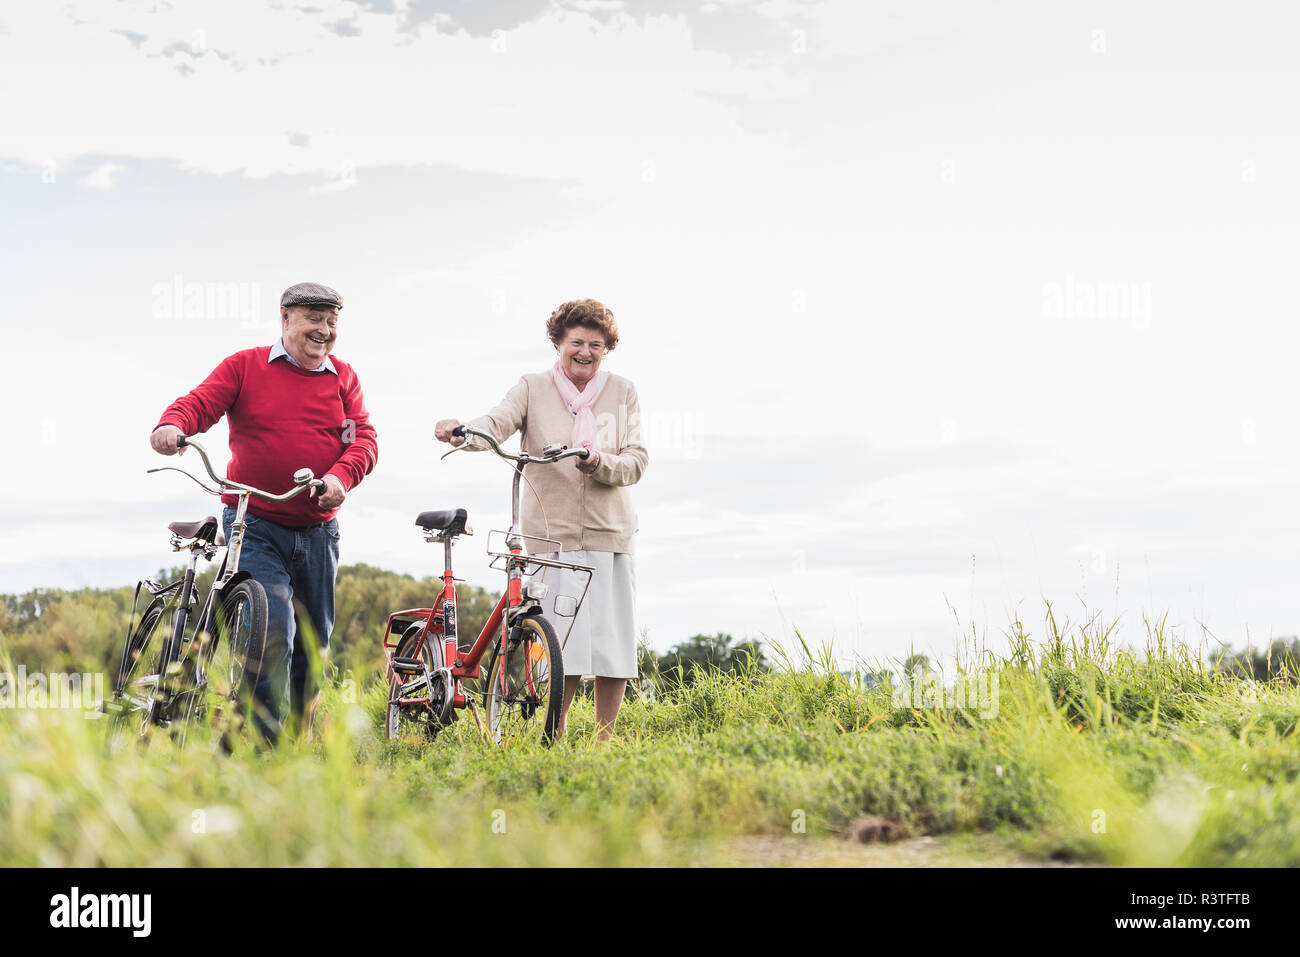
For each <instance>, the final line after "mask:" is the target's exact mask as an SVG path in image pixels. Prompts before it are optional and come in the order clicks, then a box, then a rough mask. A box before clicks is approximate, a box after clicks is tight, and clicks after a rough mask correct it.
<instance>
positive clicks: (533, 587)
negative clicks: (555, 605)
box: [524, 578, 551, 601]
mask: <svg viewBox="0 0 1300 957" xmlns="http://www.w3.org/2000/svg"><path fill="white" fill-rule="evenodd" d="M550 591H551V586H550V585H548V584H546V582H543V581H538V580H537V579H535V578H530V579H528V581H527V582H525V583H524V597H525V598H527V599H529V600H530V601H544V600H545V599H546V596H547V595H548V594H549V593H550Z"/></svg>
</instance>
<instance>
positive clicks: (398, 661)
mask: <svg viewBox="0 0 1300 957" xmlns="http://www.w3.org/2000/svg"><path fill="white" fill-rule="evenodd" d="M391 664H392V666H393V670H394V671H396V672H397V673H398V674H399V675H422V674H424V662H423V661H421V660H420V659H419V658H399V657H397V656H396V655H394V656H393V658H392V661H391Z"/></svg>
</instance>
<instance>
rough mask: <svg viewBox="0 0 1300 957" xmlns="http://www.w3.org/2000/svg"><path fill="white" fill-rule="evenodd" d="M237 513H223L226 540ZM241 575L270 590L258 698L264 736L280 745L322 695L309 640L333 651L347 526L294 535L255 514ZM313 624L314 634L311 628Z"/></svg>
mask: <svg viewBox="0 0 1300 957" xmlns="http://www.w3.org/2000/svg"><path fill="white" fill-rule="evenodd" d="M234 519H235V510H234V509H233V508H231V507H230V506H228V505H227V506H226V507H225V509H224V511H223V512H222V524H223V525H224V526H225V532H226V541H230V526H231V523H232V522H233V521H234ZM244 521H245V525H246V527H245V530H244V546H243V548H242V549H241V551H240V554H239V570H240V571H245V572H248V573H249V574H251V575H252V576H253V579H254V580H255V581H257V582H259V583H260V584H261V585H262V587H263V588H264V589H266V603H267V619H266V650H265V652H264V653H263V655H262V667H261V671H260V673H259V675H258V681H257V689H256V690H255V691H254V693H253V697H254V705H253V710H254V715H255V720H256V722H257V725H258V728H259V730H260V731H261V732H262V734H263V735H264V736H265V737H266V738H267V739H269V740H271V741H274V740H276V739H277V738H278V737H279V736H280V733H281V731H282V730H283V729H284V727H285V724H286V723H287V721H288V719H289V717H290V715H292V716H293V718H294V720H295V721H296V720H301V718H302V717H303V712H304V710H305V708H306V706H307V705H308V704H310V702H311V701H312V700H313V699H314V698H315V697H316V693H317V691H318V690H319V689H320V684H321V677H322V676H321V675H320V674H319V673H313V670H312V668H311V665H310V658H309V657H308V653H307V650H306V648H305V647H304V640H305V639H306V638H308V636H309V635H314V636H315V638H316V640H317V643H318V645H319V647H320V650H321V652H326V651H328V650H329V644H330V632H331V631H333V630H334V577H335V573H336V572H337V571H338V566H339V523H338V519H330V520H329V521H328V522H325V523H323V524H321V525H309V526H308V527H306V528H289V527H288V526H285V525H280V524H278V523H276V522H272V521H270V520H268V519H265V518H258V517H257V516H256V515H254V514H252V513H251V512H248V513H246V514H245V516H244ZM304 624H307V625H309V630H307V629H304V627H303V625H304Z"/></svg>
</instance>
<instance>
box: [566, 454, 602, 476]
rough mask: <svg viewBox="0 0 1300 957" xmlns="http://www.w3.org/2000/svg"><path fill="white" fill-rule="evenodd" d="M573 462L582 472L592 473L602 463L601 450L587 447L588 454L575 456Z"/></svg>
mask: <svg viewBox="0 0 1300 957" xmlns="http://www.w3.org/2000/svg"><path fill="white" fill-rule="evenodd" d="M573 464H574V465H576V466H577V467H578V471H579V472H581V473H582V474H584V475H590V474H591V473H592V472H594V471H596V468H597V466H599V465H600V452H599V451H597V450H596V449H587V454H586V455H582V456H578V457H577V458H575V459H574V460H573Z"/></svg>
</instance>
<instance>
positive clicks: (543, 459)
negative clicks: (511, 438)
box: [451, 425, 591, 465]
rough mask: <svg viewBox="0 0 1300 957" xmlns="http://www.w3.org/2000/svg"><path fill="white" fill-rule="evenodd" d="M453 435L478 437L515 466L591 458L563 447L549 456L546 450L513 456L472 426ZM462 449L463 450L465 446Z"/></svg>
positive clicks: (585, 451) (589, 453) (548, 447)
mask: <svg viewBox="0 0 1300 957" xmlns="http://www.w3.org/2000/svg"><path fill="white" fill-rule="evenodd" d="M451 434H452V435H454V436H465V437H468V436H476V437H478V438H481V439H483V440H484V441H486V442H487V443H488V444H489V445H490V446H491V447H492V451H493V452H495V453H496V454H497V455H499V456H501V458H503V459H505V460H506V461H507V462H512V463H515V464H518V463H520V462H524V463H527V464H529V465H547V464H550V463H552V462H559V461H561V460H562V459H567V458H575V457H576V458H580V459H586V458H591V452H590V451H589V450H587V449H571V448H569V447H568V446H562V447H561V449H560V450H559V451H554V452H551V454H549V455H548V454H545V450H543V454H542V455H541V456H540V457H539V456H536V455H532V454H530V453H528V452H519V453H517V454H513V455H512V454H511V453H509V452H506V451H505V450H504V449H502V448H501V445H500V443H498V442H497V440H496V439H494V438H493V437H492V436H491V435H489V434H488V433H486V432H484V431H483V430H482V429H476V428H474V427H473V426H472V425H458V426H456V427H455V428H454V429H452V430H451ZM461 447H462V448H463V446H461ZM553 448H554V446H549V445H548V446H547V449H553ZM452 451H453V452H454V451H455V449H453V450H452Z"/></svg>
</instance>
